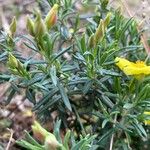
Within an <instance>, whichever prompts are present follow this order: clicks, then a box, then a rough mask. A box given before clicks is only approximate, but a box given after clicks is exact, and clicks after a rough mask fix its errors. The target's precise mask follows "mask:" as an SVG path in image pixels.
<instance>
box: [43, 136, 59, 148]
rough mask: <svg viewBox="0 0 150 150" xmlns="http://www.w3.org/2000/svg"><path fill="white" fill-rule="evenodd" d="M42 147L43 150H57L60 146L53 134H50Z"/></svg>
mask: <svg viewBox="0 0 150 150" xmlns="http://www.w3.org/2000/svg"><path fill="white" fill-rule="evenodd" d="M44 146H45V150H57V148H59V147H61V146H62V144H60V143H59V142H58V141H57V139H56V137H55V136H54V135H53V134H51V135H49V136H47V137H46V139H45V144H44Z"/></svg>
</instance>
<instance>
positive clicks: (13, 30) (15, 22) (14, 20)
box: [9, 17, 17, 36]
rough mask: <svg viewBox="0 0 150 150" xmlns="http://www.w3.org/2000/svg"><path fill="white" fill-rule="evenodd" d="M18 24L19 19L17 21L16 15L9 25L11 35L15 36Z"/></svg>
mask: <svg viewBox="0 0 150 150" xmlns="http://www.w3.org/2000/svg"><path fill="white" fill-rule="evenodd" d="M16 26H17V21H16V17H14V18H13V19H12V21H11V24H10V26H9V32H10V36H13V35H14V34H15V32H16Z"/></svg>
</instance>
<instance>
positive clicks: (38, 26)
mask: <svg viewBox="0 0 150 150" xmlns="http://www.w3.org/2000/svg"><path fill="white" fill-rule="evenodd" d="M46 31H47V30H46V26H45V24H44V22H43V19H42V17H41V14H40V12H36V19H35V23H34V34H35V37H36V38H42V36H43V35H44V34H45V33H46Z"/></svg>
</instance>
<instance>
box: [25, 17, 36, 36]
mask: <svg viewBox="0 0 150 150" xmlns="http://www.w3.org/2000/svg"><path fill="white" fill-rule="evenodd" d="M26 28H27V30H28V32H29V34H30V35H32V36H34V22H33V21H32V19H31V18H30V17H29V16H27V24H26Z"/></svg>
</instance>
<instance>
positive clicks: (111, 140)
mask: <svg viewBox="0 0 150 150" xmlns="http://www.w3.org/2000/svg"><path fill="white" fill-rule="evenodd" d="M116 121H117V114H116V115H115V117H114V124H113V128H114V127H115V124H116ZM114 136H115V134H114V133H113V134H112V136H111V139H110V147H109V150H112V149H113V143H114Z"/></svg>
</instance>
